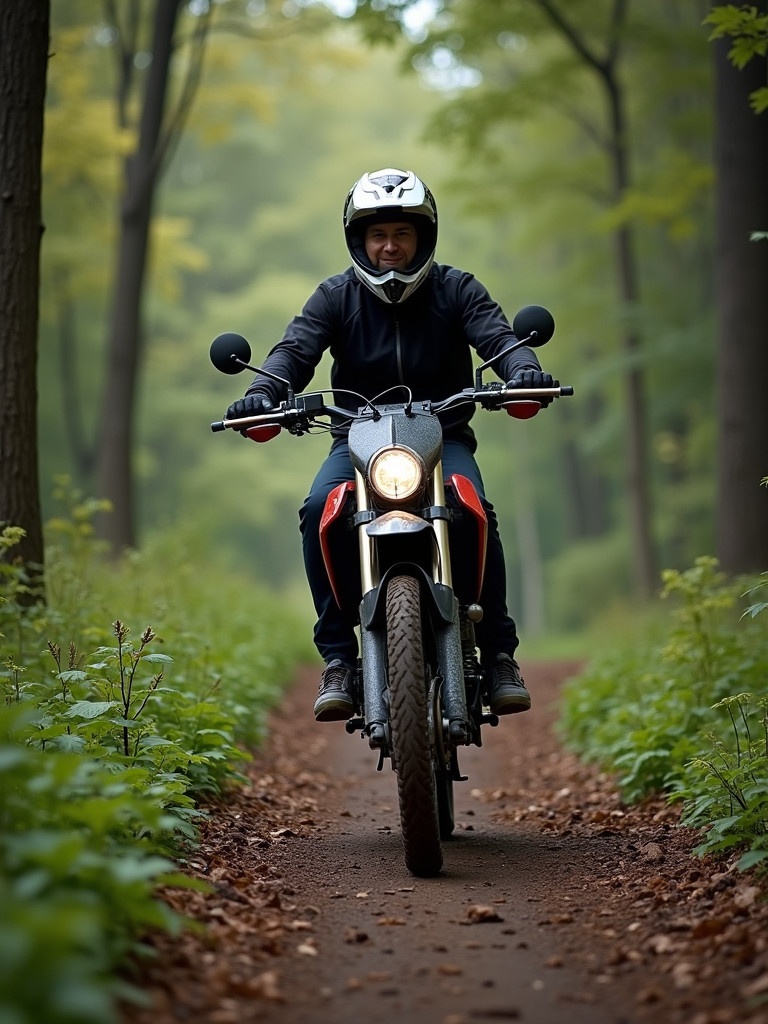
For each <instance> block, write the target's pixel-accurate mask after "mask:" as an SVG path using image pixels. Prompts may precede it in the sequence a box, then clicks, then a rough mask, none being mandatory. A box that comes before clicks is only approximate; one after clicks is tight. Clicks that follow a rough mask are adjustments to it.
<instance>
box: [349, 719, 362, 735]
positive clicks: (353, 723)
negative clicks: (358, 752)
mask: <svg viewBox="0 0 768 1024" xmlns="http://www.w3.org/2000/svg"><path fill="white" fill-rule="evenodd" d="M344 728H345V729H346V730H347V732H348V733H349V735H350V736H351V735H352V733H353V732H357V730H358V729H364V728H365V719H364V718H350V719H348V720H347V721H346V722H345V724H344Z"/></svg>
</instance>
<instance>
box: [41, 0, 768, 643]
mask: <svg viewBox="0 0 768 1024" xmlns="http://www.w3.org/2000/svg"><path fill="white" fill-rule="evenodd" d="M175 6H176V7H177V8H178V12H177V22H176V27H175V32H176V36H175V44H174V45H175V49H174V51H173V55H172V59H171V61H170V77H169V86H168V99H167V103H166V109H165V112H164V113H165V118H166V122H167V123H169V122H170V120H171V118H172V117H173V116H178V120H179V131H178V132H177V133H176V134H175V135H172V136H171V137H170V138H169V140H168V143H167V147H166V150H165V151H164V152H163V153H162V154H161V156H162V167H161V168H160V172H159V173H158V175H157V191H156V194H155V196H154V202H153V206H152V211H151V222H150V223H151V230H150V246H149V265H148V270H147V274H146V278H145V290H144V297H143V309H142V324H141V328H140V334H141V338H140V343H139V348H140V352H139V360H138V369H137V371H136V391H135V399H136V411H135V416H134V419H133V428H132V434H131V439H130V472H131V474H132V476H133V481H134V506H133V510H132V511H131V513H130V515H131V518H132V520H133V522H131V524H130V532H129V534H128V536H129V537H130V540H131V543H132V544H137V545H139V546H141V545H142V544H145V543H147V542H148V541H149V540H150V539H151V540H152V541H153V543H154V544H156V545H158V546H159V547H162V544H163V538H164V537H168V538H170V537H173V538H174V543H175V544H178V543H179V541H180V540H181V541H183V543H184V545H185V548H186V551H187V552H188V558H189V559H190V561H191V562H192V564H194V565H196V566H197V568H198V571H199V572H200V573H201V574H205V573H206V567H207V566H208V565H210V564H213V563H217V564H223V565H225V566H226V565H231V566H237V567H239V568H240V569H246V570H247V572H248V573H249V574H250V575H251V576H252V578H253V579H254V581H258V582H259V583H260V584H262V585H268V586H270V587H274V588H276V589H277V590H278V591H280V592H284V593H287V594H290V595H291V597H292V599H294V600H297V601H299V602H302V601H304V602H307V605H308V598H307V597H306V596H305V591H304V587H303V584H302V580H303V572H302V567H301V562H300V545H299V539H298V529H297V525H296V524H297V519H296V511H297V509H298V507H299V505H300V503H301V501H302V499H303V497H304V495H305V492H306V490H307V488H308V485H309V482H310V479H311V476H312V474H313V472H314V470H315V468H316V467H317V466H318V465H319V464H320V462H321V460H322V459H323V457H324V454H325V447H326V445H325V441H324V440H323V439H322V438H302V439H295V438H292V437H290V436H288V435H281V436H280V437H279V438H278V439H277V440H275V441H273V442H271V443H270V444H268V445H262V446H255V445H253V444H251V443H250V442H246V441H244V440H241V439H240V438H239V437H236V436H231V435H229V434H227V435H212V434H211V433H210V431H209V423H210V421H211V420H214V419H218V418H220V416H221V415H222V414H223V412H224V410H225V409H226V407H227V405H228V404H229V402H230V401H232V400H233V399H234V398H236V397H239V396H240V394H242V391H243V390H244V388H245V386H246V385H247V383H248V381H249V380H250V374H245V375H244V376H243V377H234V378H233V377H227V378H224V377H222V376H221V375H218V374H217V373H216V372H215V371H214V370H213V368H212V366H211V365H210V363H209V361H208V347H209V344H210V341H211V339H212V338H213V337H214V336H215V335H217V334H219V333H221V332H223V331H236V332H239V333H242V334H244V335H245V336H246V337H248V338H249V339H250V341H251V344H252V347H253V352H254V356H253V358H254V361H256V362H258V361H259V359H260V358H262V357H263V356H264V355H265V354H266V352H267V351H268V350H269V348H270V347H271V346H272V345H273V344H274V343H275V342H276V341H278V340H279V338H280V337H281V334H282V331H283V329H284V327H285V325H286V323H287V322H288V321H289V319H290V318H291V317H292V316H293V315H294V314H295V313H296V312H298V310H299V309H300V307H301V305H302V304H303V302H304V301H305V299H306V298H307V297H308V296H309V294H310V293H311V292H312V290H313V289H314V287H315V286H316V284H317V283H318V282H319V281H320V280H321V279H322V278H324V277H326V276H328V275H329V274H332V273H336V272H339V271H340V270H342V269H343V268H344V267H345V266H346V265H347V264H348V258H347V253H346V251H345V247H344V243H343V235H342V230H341V209H342V203H343V200H344V197H345V195H346V191H347V189H348V188H349V187H350V186H351V184H352V183H353V181H354V180H355V179H356V178H357V177H358V176H359V175H360V174H361V173H362V172H363V171H364V170H370V169H372V168H375V167H380V166H393V165H394V166H405V167H412V168H413V169H414V170H416V172H417V173H418V174H419V175H421V176H422V177H423V178H424V179H425V180H426V181H427V183H428V184H429V186H430V187H431V189H432V191H433V192H434V194H435V196H436V199H437V203H438V209H439V213H440V238H439V244H438V255H437V258H438V260H439V261H440V262H443V263H450V264H453V265H456V266H459V267H461V268H464V269H468V270H470V271H472V272H473V273H474V274H475V275H476V276H477V277H478V278H479V279H480V280H481V281H482V282H483V283H484V284H486V286H487V287H488V288H489V289H490V291H491V293H492V294H493V295H494V297H495V298H497V300H498V301H499V302H500V303H501V305H502V306H503V308H504V309H505V311H506V312H507V314H508V316H510V318H511V316H512V315H513V314H514V312H515V310H516V309H517V308H518V307H520V306H522V305H525V304H527V303H531V302H535V303H541V304H543V305H546V306H548V307H549V308H550V309H551V310H552V311H553V313H554V316H555V319H556V323H557V331H556V334H555V338H554V339H553V341H552V342H551V343H550V345H549V346H548V347H547V348H546V349H544V350H543V351H542V352H541V353H540V358H541V361H542V364H543V365H544V367H545V368H546V369H548V370H550V371H551V372H552V373H553V374H554V375H555V376H556V377H557V378H559V380H560V381H561V382H562V383H567V384H572V385H573V386H574V388H575V397H574V398H573V399H569V400H568V401H565V402H560V403H557V404H556V405H555V406H553V407H552V408H551V409H549V410H547V411H546V412H545V413H543V414H542V415H540V416H538V417H536V418H535V419H533V420H530V421H527V422H519V421H515V420H510V419H508V418H507V417H501V416H490V415H487V414H478V415H477V416H476V418H475V426H476V430H477V432H478V434H479V436H480V444H481V447H480V453H479V458H480V464H481V468H482V470H483V473H484V475H485V477H486V484H487V488H488V492H489V494H490V495H491V497H492V500H493V501H494V504H495V505H496V507H497V510H498V513H499V517H500V523H501V529H502V535H503V537H504V540H505V545H506V551H507V558H508V565H509V590H510V592H509V602H510V606H511V608H512V609H513V611H514V613H515V615H516V617H517V618H518V619H519V621H520V625H521V631H522V633H523V635H524V636H526V635H527V636H530V637H536V636H537V635H541V634H542V633H543V632H544V631H545V630H547V631H549V632H550V634H552V633H555V632H569V631H578V630H579V629H582V628H583V627H584V626H586V625H588V624H589V623H590V622H591V621H593V620H594V618H595V616H596V615H598V614H604V613H605V611H606V610H607V609H610V608H611V607H613V606H614V605H619V606H623V605H627V604H628V603H631V602H632V601H634V600H636V599H638V598H640V599H642V598H646V597H648V596H650V592H653V591H654V589H655V582H656V580H657V579H658V572H659V571H660V569H661V568H662V567H682V566H685V565H687V564H690V563H691V562H692V560H693V559H694V558H695V557H696V556H697V555H699V554H702V553H711V552H714V551H715V550H716V523H715V509H716V503H717V496H716V466H715V454H716V438H717V423H716V416H715V412H714V402H715V387H714V385H715V377H716V369H715V368H716V362H715V360H716V339H715V334H716V310H715V289H714V278H715V251H714V250H715V247H714V241H713V219H714V214H713V177H714V172H713V130H714V129H713V117H714V108H713V59H712V44H711V43H709V42H708V35H709V30H708V29H707V27H706V26H705V25H703V24H702V22H703V19H704V18H705V17H706V15H707V12H708V10H709V5H708V4H706V3H696V2H692V0H658V2H657V0H647V2H644V3H642V4H639V3H625V4H622V3H620V4H612V3H607V2H606V3H603V2H600V3H593V2H589V3H585V2H578V3H572V4H569V5H560V7H561V8H562V9H563V10H564V11H565V12H566V13H565V16H566V17H567V19H568V23H567V24H566V25H565V28H564V27H563V25H560V26H558V23H557V20H556V19H555V20H553V19H552V18H551V17H550V16H549V14H548V10H550V13H551V8H553V7H555V8H556V6H557V5H552V4H547V3H544V2H541V3H538V2H528V3H524V2H517V3H515V2H511V0H505V2H503V3H495V2H490V0H474V2H473V0H457V2H455V3H452V4H445V5H441V4H437V3H431V2H427V0H421V2H418V3H413V2H412V3H398V4H386V3H383V2H380V3H377V2H375V0H374V2H371V3H361V4H357V5H356V4H354V3H352V2H349V3H347V4H344V3H342V2H341V0H337V2H334V3H330V2H329V3H328V4H322V3H319V2H317V3H311V2H308V0H304V2H302V3H299V2H296V0H286V2H284V3H274V2H272V0H250V2H248V3H245V2H239V0H226V2H219V3H214V4H211V5H209V4H207V3H202V2H199V0H197V2H190V3H188V4H183V5H179V4H176V5H175ZM160 7H162V4H160V5H158V9H159V8H160ZM441 8H444V10H443V11H442V13H440V9H441ZM617 12H620V14H619V15H618V16H617ZM353 15H354V16H353ZM154 17H155V7H154V5H147V4H139V3H136V4H134V3H132V2H128V0H126V2H125V3H121V2H118V3H114V4H110V3H106V4H105V5H103V6H101V5H94V4H93V3H88V2H85V0H66V2H62V0H58V2H56V0H54V3H53V5H52V26H51V29H52V30H51V57H50V60H49V71H48V91H47V101H46V102H47V109H46V120H45V140H44V147H45V148H44V188H43V213H44V222H45V227H46V229H45V235H44V241H43V246H42V293H41V334H40V377H39V379H40V465H41V481H42V488H43V510H44V518H48V517H49V516H50V515H51V514H52V513H53V512H54V511H55V510H56V509H55V503H54V502H53V498H52V495H53V493H54V490H55V481H56V480H57V478H59V477H60V476H61V475H62V474H64V475H67V476H69V477H70V478H71V479H72V480H73V481H74V482H75V484H76V486H77V487H78V488H80V489H81V490H82V492H83V493H85V494H89V495H93V496H95V497H104V496H109V495H105V494H104V493H102V491H103V489H101V480H102V477H100V475H99V463H100V458H102V459H103V456H100V453H99V448H100V444H101V442H102V439H103V437H104V423H105V418H104V416H105V410H106V414H107V421H108V420H109V407H110V402H112V401H116V399H117V395H116V389H115V386H114V379H113V378H110V377H109V371H108V370H107V368H106V367H107V356H106V353H107V349H108V344H109V331H110V328H109V323H110V317H112V321H113V324H114V318H115V315H116V314H115V308H116V307H115V305H114V289H115V279H116V269H115V268H116V258H115V252H116V247H117V245H118V241H119V235H120V231H121V219H120V211H121V203H122V204H123V207H122V211H123V215H125V191H124V188H125V182H124V177H123V173H124V161H126V159H127V158H130V155H131V154H132V153H134V152H135V150H136V146H137V139H138V135H137V131H138V129H137V125H139V124H140V121H141V105H142V102H143V100H142V97H143V96H144V95H145V94H144V92H143V89H144V86H145V79H146V76H147V75H148V74H149V70H148V69H149V68H150V67H151V66H152V62H153V61H152V56H151V54H150V52H149V51H150V47H151V38H152V28H153V25H152V20H153V18H154ZM132 19H133V20H132ZM619 21H620V23H619ZM203 22H204V23H205V25H204V29H205V32H204V38H203V33H202V32H201V28H202V27H203ZM569 30H570V32H569ZM574 32H575V33H576V35H575V36H574ZM377 43H379V44H380V45H376V44H377ZM198 61H199V65H198V64H196V62H198ZM121 62H122V63H121ZM126 68H129V71H130V73H129V74H127V73H126ZM185 90H186V91H185ZM617 97H618V100H619V103H618V104H617ZM179 104H181V105H180V106H179ZM617 112H618V114H619V115H620V117H621V119H622V121H621V123H617V121H616V114H617ZM748 113H749V116H750V117H754V116H755V115H754V114H753V113H752V112H748ZM182 120H183V125H182ZM617 132H618V134H617ZM153 159H154V158H153ZM158 162H160V158H158ZM124 226H125V220H123V228H124ZM753 226H754V228H755V229H757V228H759V227H761V226H762V227H765V225H760V224H759V223H757V222H755V223H754V224H753ZM754 244H755V243H753V245H754ZM757 244H760V243H757ZM762 244H763V245H765V243H762ZM328 368H329V367H328V365H327V364H323V365H322V366H321V368H320V372H319V373H318V375H317V377H316V379H315V384H316V386H317V387H322V386H325V385H326V383H327V379H328ZM118 379H120V378H119V377H118ZM468 383H469V382H468ZM100 410H101V412H100ZM107 458H109V456H107ZM764 471H765V470H764ZM764 471H763V472H764ZM759 483H760V479H759V476H757V477H756V478H755V479H754V488H755V493H756V494H757V492H758V491H759V489H760V488H759ZM113 539H114V538H113ZM761 567H762V566H751V567H747V566H739V567H737V568H742V569H746V568H755V569H757V568H761ZM297 595H298V596H297ZM242 598H243V600H244V601H247V594H243V595H242Z"/></svg>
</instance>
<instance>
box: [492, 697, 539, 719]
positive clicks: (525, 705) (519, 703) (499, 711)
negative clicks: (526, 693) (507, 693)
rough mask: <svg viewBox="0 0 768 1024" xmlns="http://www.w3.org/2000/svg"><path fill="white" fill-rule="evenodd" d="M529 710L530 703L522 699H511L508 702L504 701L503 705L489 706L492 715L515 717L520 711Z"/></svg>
mask: <svg viewBox="0 0 768 1024" xmlns="http://www.w3.org/2000/svg"><path fill="white" fill-rule="evenodd" d="M530 710H531V702H530V701H529V700H526V699H525V698H524V697H521V698H513V699H512V700H510V701H505V702H504V703H503V704H496V705H494V704H492V705H491V714H494V715H515V714H517V713H518V712H520V711H530Z"/></svg>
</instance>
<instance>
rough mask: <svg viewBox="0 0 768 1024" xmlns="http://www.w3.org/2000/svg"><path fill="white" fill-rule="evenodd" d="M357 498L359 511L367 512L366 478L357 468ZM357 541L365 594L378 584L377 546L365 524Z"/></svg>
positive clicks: (359, 530) (358, 533)
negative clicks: (367, 531)
mask: <svg viewBox="0 0 768 1024" xmlns="http://www.w3.org/2000/svg"><path fill="white" fill-rule="evenodd" d="M355 498H356V499H357V511H358V512H367V511H368V493H367V491H366V488H365V478H364V477H363V474H362V473H361V472H360V470H358V469H356V470H355ZM357 543H358V547H359V549H360V583H361V585H362V592H363V594H364V595H365V594H367V593H368V592H369V591H370V590H373V588H374V587H375V586H376V585H377V584H378V577H379V571H378V564H377V559H376V546H375V544H374V542H373V540H372V539H371V538H370V537H369V536H368V534H367V533H366V530H365V527H364V526H358V528H357Z"/></svg>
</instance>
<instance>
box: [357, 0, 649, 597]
mask: <svg viewBox="0 0 768 1024" xmlns="http://www.w3.org/2000/svg"><path fill="white" fill-rule="evenodd" d="M358 6H359V17H361V19H364V21H363V23H364V25H366V26H368V30H369V34H370V36H371V38H377V37H378V33H381V32H384V33H386V24H387V21H389V23H390V24H392V23H393V22H397V21H398V20H400V21H403V22H404V21H405V15H406V13H407V10H408V8H413V7H415V6H418V4H417V0H391V2H389V3H377V2H373V0H362V2H360V3H359V5H358ZM439 6H440V7H441V8H442V9H443V17H442V18H438V19H436V20H435V22H434V26H433V27H430V28H429V30H428V32H427V34H426V38H425V40H424V41H422V42H419V43H418V44H417V46H416V47H415V50H416V53H417V59H419V58H420V59H421V61H422V63H424V60H425V58H427V59H428V58H429V57H430V55H432V56H434V55H435V54H437V55H438V57H439V59H440V60H441V61H443V62H445V60H446V52H447V51H450V52H452V55H453V59H454V60H455V61H457V62H461V61H464V62H465V63H468V64H472V65H475V66H477V67H479V68H481V69H482V71H483V75H484V77H487V78H488V79H489V81H488V82H486V83H485V88H484V89H483V90H478V91H477V92H478V94H479V95H478V97H473V96H471V95H470V96H467V97H466V98H460V99H459V101H458V102H457V103H453V104H451V106H450V107H449V108H448V110H449V111H450V110H451V108H452V109H453V110H454V111H455V112H456V114H457V116H455V117H451V116H450V113H448V112H447V116H446V118H445V119H444V121H443V124H442V129H443V133H444V135H445V136H448V135H449V133H451V132H453V133H454V134H457V133H458V134H459V135H461V136H463V139H464V141H465V143H466V144H467V148H468V149H469V151H470V152H472V153H473V157H474V155H475V153H474V152H473V151H475V150H476V147H477V145H478V143H480V144H482V143H483V141H484V139H487V138H488V137H489V136H492V135H493V133H494V131H495V129H496V128H497V127H498V124H499V123H500V122H502V121H503V120H504V119H506V118H509V117H510V116H512V117H518V118H519V119H523V118H526V117H529V116H530V113H531V110H532V109H534V108H541V107H550V108H558V109H559V110H560V111H561V112H562V111H566V117H567V118H568V119H570V120H571V121H572V122H573V123H575V124H577V125H578V126H579V128H580V130H581V134H582V144H583V142H584V141H585V140H586V142H587V143H588V144H589V145H590V146H595V145H596V146H597V148H598V151H599V152H600V154H601V158H602V160H603V168H604V169H603V174H604V181H605V184H604V185H603V184H596V183H595V181H594V176H593V180H592V181H591V182H590V188H591V190H592V192H593V194H595V193H596V194H598V195H599V196H600V198H599V203H600V205H601V207H602V209H603V211H605V210H606V209H610V208H614V209H615V208H618V207H619V206H620V205H621V204H622V202H624V200H625V199H626V197H627V195H628V194H629V193H630V191H631V189H632V186H633V175H632V160H631V153H630V139H631V131H630V123H629V113H628V108H629V96H628V91H627V87H626V84H625V75H624V73H623V72H624V65H625V63H626V52H627V49H628V41H629V39H630V37H631V32H630V26H629V21H628V15H629V8H630V2H629V0H607V2H605V3H601V4H595V3H594V0H589V2H583V3H574V0H569V2H568V3H564V2H558V0H503V2H499V0H471V2H469V0H456V2H453V3H448V2H444V3H441V4H440V5H439ZM382 26H383V27H382ZM553 33H554V38H556V39H557V40H558V43H557V45H556V46H554V47H553V46H552V39H553ZM515 34H519V36H520V38H522V37H527V38H530V39H531V40H535V41H536V42H537V43H538V44H539V49H540V52H541V53H542V54H543V56H542V58H541V59H540V62H539V64H538V66H537V67H531V68H530V69H529V73H528V83H526V82H525V81H524V80H523V77H524V75H525V72H522V73H521V72H520V70H519V69H518V68H517V67H516V66H515V63H514V54H515V50H514V47H513V46H511V47H510V49H509V51H508V53H509V56H508V57H506V60H505V56H506V55H504V54H503V52H502V50H501V49H500V48H501V47H502V44H501V43H500V40H503V39H504V38H505V37H513V38H514V36H515ZM563 48H564V50H565V56H564V55H563V54H564V50H563ZM585 81H586V82H588V83H589V84H588V85H587V86H586V91H587V92H588V94H589V100H588V105H585V104H584V102H583V96H584V93H585V85H584V83H585ZM569 88H570V89H571V90H572V92H569V91H568V90H569ZM595 90H596V94H597V95H598V96H599V97H600V98H601V100H602V103H603V107H604V110H603V113H602V115H601V116H600V117H595V116H594V111H593V106H592V103H593V101H592V94H593V93H594V92H595ZM568 156H569V160H570V159H571V154H570V153H569V155H568ZM635 235H636V232H635V227H634V224H633V223H632V222H631V221H630V220H628V219H622V218H617V220H616V222H615V224H614V226H613V229H612V233H611V240H612V246H613V254H614V255H613V266H614V268H615V280H616V294H617V296H618V300H619V305H620V310H621V312H620V324H621V326H620V331H621V341H620V344H621V348H622V352H623V356H624V365H625V370H624V398H625V402H624V407H625V419H624V423H625V431H624V433H625V457H624V464H625V484H626V493H627V498H628V509H629V519H630V523H631V537H632V556H633V559H632V560H633V567H634V578H635V586H636V590H637V592H638V593H639V594H641V595H642V596H650V595H651V594H652V593H653V591H654V590H655V587H656V578H657V557H656V550H655V542H654V537H653V509H652V498H651V479H650V469H649V453H648V444H649V437H648V434H649V432H648V426H647V419H648V417H647V397H646V379H645V378H646V371H645V366H644V343H643V337H642V333H641V329H640V326H639V324H640V319H639V317H638V315H637V314H638V309H639V307H640V304H641V287H640V269H639V261H638V257H637V251H636V250H637V240H636V237H635Z"/></svg>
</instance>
